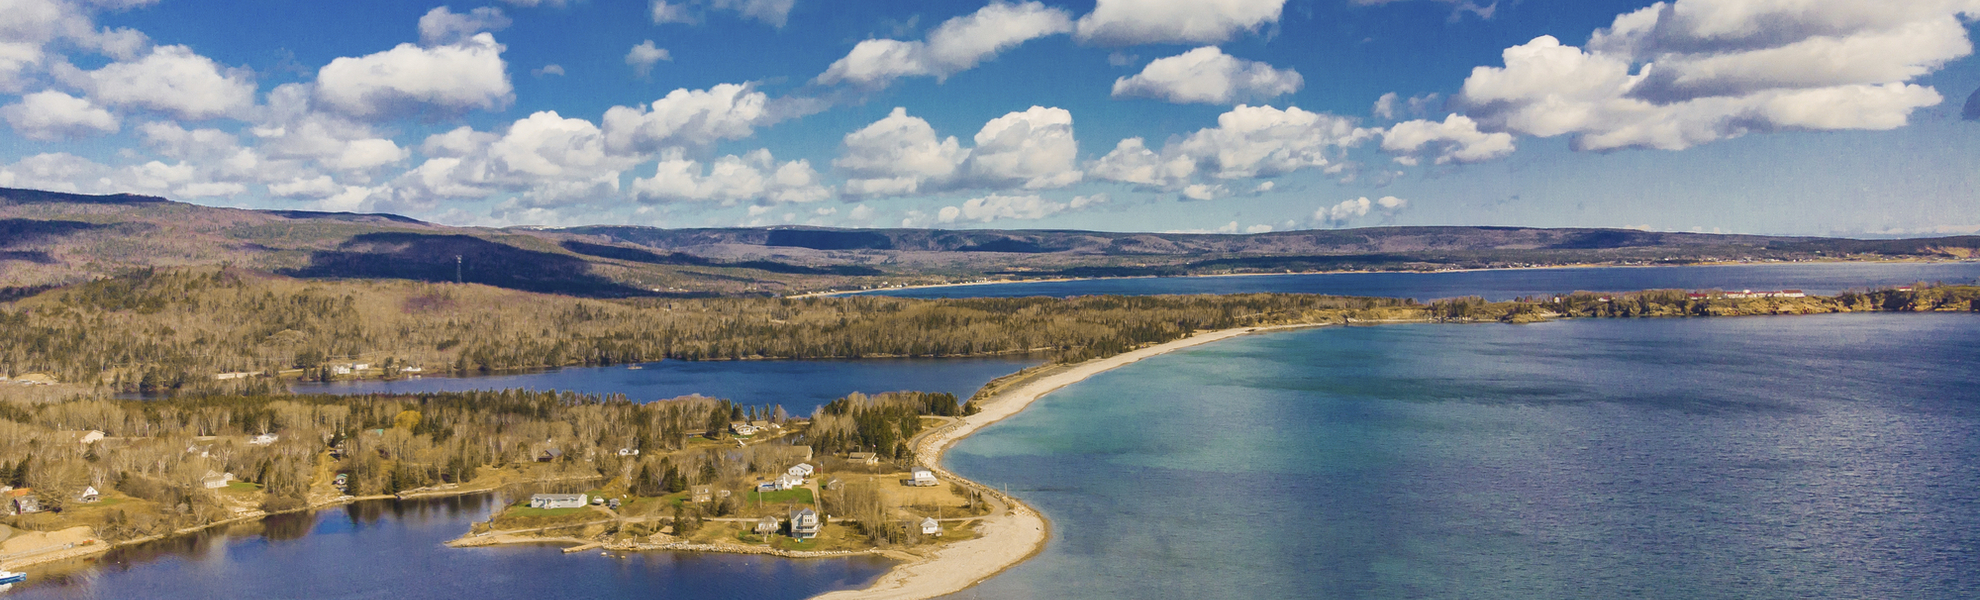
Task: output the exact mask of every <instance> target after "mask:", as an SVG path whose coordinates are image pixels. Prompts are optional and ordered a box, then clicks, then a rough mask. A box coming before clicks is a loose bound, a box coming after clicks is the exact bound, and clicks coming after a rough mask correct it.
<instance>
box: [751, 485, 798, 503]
mask: <svg viewBox="0 0 1980 600" xmlns="http://www.w3.org/2000/svg"><path fill="white" fill-rule="evenodd" d="M743 500H745V501H748V503H749V505H750V506H755V505H758V504H762V505H763V506H770V505H773V504H783V503H785V502H796V503H798V504H811V503H812V502H813V499H812V497H811V488H797V489H791V490H777V491H774V492H746V493H744V494H743Z"/></svg>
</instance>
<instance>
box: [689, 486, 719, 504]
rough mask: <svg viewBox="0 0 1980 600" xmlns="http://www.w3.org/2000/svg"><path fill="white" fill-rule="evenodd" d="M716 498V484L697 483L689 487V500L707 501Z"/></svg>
mask: <svg viewBox="0 0 1980 600" xmlns="http://www.w3.org/2000/svg"><path fill="white" fill-rule="evenodd" d="M714 499H715V488H714V486H706V485H697V486H694V487H692V488H689V489H688V500H689V501H691V502H707V501H710V500H714Z"/></svg>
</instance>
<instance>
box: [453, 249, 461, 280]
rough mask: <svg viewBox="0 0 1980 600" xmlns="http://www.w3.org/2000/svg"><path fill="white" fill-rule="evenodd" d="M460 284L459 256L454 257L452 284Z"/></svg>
mask: <svg viewBox="0 0 1980 600" xmlns="http://www.w3.org/2000/svg"><path fill="white" fill-rule="evenodd" d="M460 282H461V255H459V254H456V255H454V283H460Z"/></svg>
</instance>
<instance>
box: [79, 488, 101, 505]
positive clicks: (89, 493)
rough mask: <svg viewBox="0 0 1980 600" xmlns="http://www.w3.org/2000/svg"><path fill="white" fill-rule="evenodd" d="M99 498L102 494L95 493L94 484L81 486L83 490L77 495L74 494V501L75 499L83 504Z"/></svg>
mask: <svg viewBox="0 0 1980 600" xmlns="http://www.w3.org/2000/svg"><path fill="white" fill-rule="evenodd" d="M101 498H102V495H100V494H98V493H96V486H89V487H85V488H83V491H82V493H81V494H78V495H77V496H76V501H77V502H81V503H83V504H89V503H91V502H95V501H97V500H99V499H101Z"/></svg>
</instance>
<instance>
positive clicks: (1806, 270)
mask: <svg viewBox="0 0 1980 600" xmlns="http://www.w3.org/2000/svg"><path fill="white" fill-rule="evenodd" d="M1920 281H1926V282H1945V283H1974V282H1976V281H1980V261H1968V262H1951V263H1779V264H1755V265H1723V266H1707V267H1589V268H1577V269H1513V270H1493V271H1455V272H1446V273H1326V274H1317V275H1250V276H1244V277H1139V278H1132V279H1092V280H1082V281H1054V282H1037V283H1000V284H985V285H966V286H954V287H936V288H922V289H902V290H879V291H873V292H865V293H868V294H877V295H886V296H900V297H904V298H1008V297H1018V296H1056V297H1066V296H1086V295H1101V294H1106V295H1117V296H1149V295H1156V294H1250V293H1259V292H1278V293H1292V294H1334V295H1341V296H1382V297H1391V298H1416V299H1418V300H1433V299H1437V298H1455V297H1460V296H1483V297H1485V299H1487V300H1494V301H1498V300H1511V299H1513V298H1518V297H1522V296H1542V295H1550V294H1561V293H1567V292H1574V291H1589V292H1629V291H1637V290H1650V289H1673V288H1680V289H1694V290H1695V289H1711V288H1718V289H1727V290H1749V289H1750V290H1779V289H1799V290H1802V291H1805V292H1808V293H1811V294H1834V293H1836V292H1840V291H1844V290H1849V289H1861V288H1867V287H1876V286H1889V285H1900V284H1907V283H1916V282H1920Z"/></svg>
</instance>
